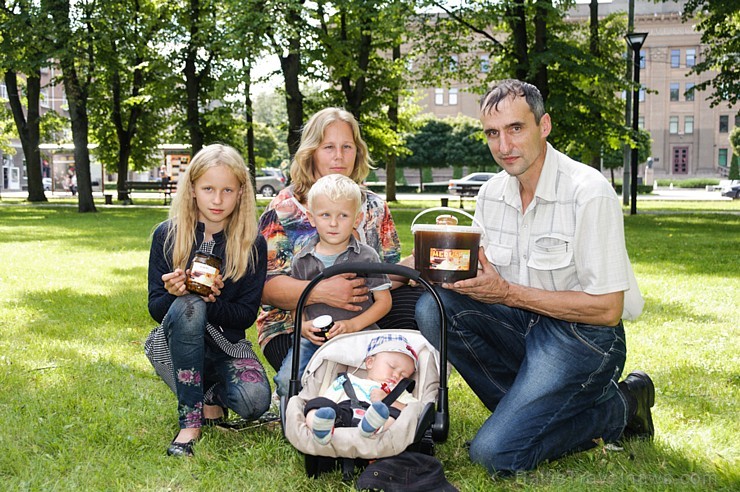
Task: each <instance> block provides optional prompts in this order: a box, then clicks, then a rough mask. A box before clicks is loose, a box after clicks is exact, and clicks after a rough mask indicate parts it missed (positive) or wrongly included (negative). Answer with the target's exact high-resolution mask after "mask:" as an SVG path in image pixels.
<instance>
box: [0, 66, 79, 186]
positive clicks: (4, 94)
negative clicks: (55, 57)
mask: <svg viewBox="0 0 740 492" xmlns="http://www.w3.org/2000/svg"><path fill="white" fill-rule="evenodd" d="M58 75H59V71H58V69H56V68H54V67H47V68H43V69H42V70H41V98H40V102H39V106H40V107H39V111H40V113H41V114H42V115H43V114H45V113H46V112H47V111H51V110H54V111H56V112H57V113H59V114H60V115H62V116H64V117H69V112H68V107H67V96H66V94H65V93H64V87H63V86H62V84H61V82H59V81H58V80H57V77H58ZM22 77H23V76H22V75H19V78H22ZM19 84H20V80H19ZM0 99H3V100H6V101H7V100H8V88H7V87H6V86H5V82H4V81H0ZM11 146H12V147H13V149H14V150H15V153H13V154H3V153H2V152H1V151H0V162H2V169H3V175H2V178H3V179H2V182H0V191H20V190H24V189H26V187H27V186H28V180H27V177H26V161H25V156H24V154H23V148H22V146H21V142H20V140H18V139H12V140H11ZM42 154H43V155H42V161H43V162H42V169H41V172H42V176H43V177H44V178H46V179H47V181H46V183H48V184H46V185H45V186H49V188H52V187H54V186H55V185H57V186H58V187H59V189H61V187H62V182H63V181H64V175H65V173H66V172H67V168H68V167H70V166H73V165H74V160H73V159H72V157H71V151H69V152H59V153H57V152H51V151H43V150H42ZM48 180H51V181H48Z"/></svg>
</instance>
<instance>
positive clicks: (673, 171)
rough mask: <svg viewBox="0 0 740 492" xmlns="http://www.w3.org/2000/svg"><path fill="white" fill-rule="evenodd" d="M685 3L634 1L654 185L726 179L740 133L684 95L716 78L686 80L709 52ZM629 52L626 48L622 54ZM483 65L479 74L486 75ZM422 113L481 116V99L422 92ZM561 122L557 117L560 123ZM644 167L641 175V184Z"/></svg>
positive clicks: (606, 10)
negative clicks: (733, 137) (734, 135)
mask: <svg viewBox="0 0 740 492" xmlns="http://www.w3.org/2000/svg"><path fill="white" fill-rule="evenodd" d="M684 4H685V2H684V1H680V2H677V3H676V2H666V3H653V2H652V1H651V0H635V18H634V23H635V28H634V30H635V32H646V33H648V37H647V39H646V41H645V45H644V46H643V48H642V50H641V55H642V57H641V71H640V83H641V85H642V86H643V87H645V88H647V89H648V90H642V91H640V94H639V105H640V107H639V119H638V125H639V126H640V127H641V128H644V129H646V130H647V131H648V132H649V133H650V135H651V136H652V140H653V142H652V154H653V155H652V158H653V171H654V177H655V178H669V177H670V178H675V179H684V178H689V177H718V178H721V177H725V176H727V174H728V172H729V165H730V160H731V159H732V148H731V146H730V144H729V134H730V131H732V129H733V128H734V127H735V126H738V125H740V118H738V117H737V113H738V109H740V108H737V107H735V108H733V107H731V106H730V105H729V104H727V103H724V104H720V105H719V106H716V107H714V108H710V107H709V102H708V101H707V100H706V97H707V93H702V92H697V93H695V94H694V95H686V94H685V93H686V90H687V89H690V88H691V87H693V86H694V85H696V84H698V83H700V82H702V81H704V80H708V79H711V78H712V74H711V73H704V74H702V75H700V76H699V75H696V74H693V75H688V73H689V71H690V70H691V67H693V66H694V65H695V64H696V63H698V62H699V60H700V59H701V56H702V51H703V49H704V46H702V44H701V34H700V33H699V32H697V31H695V29H694V25H695V22H694V21H688V22H686V23H684V22H682V21H681V9H682V7H683V5H684ZM627 9H628V0H613V1H611V2H605V3H601V2H600V3H599V15H601V16H603V15H608V14H610V13H613V12H625V13H626V12H627ZM568 17H569V19H571V20H573V21H576V22H580V21H582V22H588V19H589V8H588V5H587V4H579V5H576V7H575V8H574V9H573V10H572V11H571V12H569V14H568ZM625 49H626V48H625ZM485 67H486V64H485V60H482V63H481V70H485ZM420 92H421V95H422V99H421V101H420V103H419V104H420V105H421V106H422V107H423V108H425V111H426V112H428V113H432V114H434V115H435V116H438V117H446V116H456V115H458V114H464V115H468V116H472V117H477V116H478V99H479V97H480V95H478V94H471V93H470V92H467V91H466V87H465V86H464V85H461V84H453V85H451V86H449V87H437V88H430V89H426V90H422V91H420ZM555 117H556V118H557V116H555ZM644 168H645V163H641V165H640V168H639V171H638V175H639V176H643V175H644V174H643V173H644Z"/></svg>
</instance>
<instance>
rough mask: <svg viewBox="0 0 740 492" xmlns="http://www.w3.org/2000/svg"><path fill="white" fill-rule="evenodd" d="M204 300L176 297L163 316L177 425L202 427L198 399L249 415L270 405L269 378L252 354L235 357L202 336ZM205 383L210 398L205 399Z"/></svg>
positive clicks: (204, 310) (191, 296) (247, 416)
mask: <svg viewBox="0 0 740 492" xmlns="http://www.w3.org/2000/svg"><path fill="white" fill-rule="evenodd" d="M206 322H207V319H206V303H205V301H203V299H201V298H200V296H196V295H190V294H189V295H185V296H181V297H178V298H177V299H175V302H174V303H172V306H170V309H169V311H167V315H166V316H165V318H164V320H163V321H162V327H163V328H164V332H165V336H166V338H167V345H168V346H169V349H170V355H171V356H172V365H173V370H174V377H175V387H176V389H177V412H178V417H179V422H180V428H181V429H184V428H189V427H201V425H202V422H203V404H204V403H207V404H209V405H211V404H212V405H220V406H223V407H228V408H230V409H232V410H233V411H235V412H236V413H237V414H239V415H240V416H241V417H243V418H245V419H248V420H252V419H256V418H258V417H259V416H260V415H262V414H263V413H265V412H266V411H267V409H268V408H269V406H270V383H269V381H268V379H267V374H266V373H265V370H264V368H263V367H262V364H261V363H260V362H259V361H258V360H256V359H236V358H234V357H231V356H229V355H228V354H226V353H224V352H223V350H221V349H220V348H218V347H217V346H216V345H215V344H214V343H213V342H212V341H211V339H210V337H206ZM204 388H206V389H209V388H211V391H209V393H212V395H213V397H212V401H207V402H206V401H204Z"/></svg>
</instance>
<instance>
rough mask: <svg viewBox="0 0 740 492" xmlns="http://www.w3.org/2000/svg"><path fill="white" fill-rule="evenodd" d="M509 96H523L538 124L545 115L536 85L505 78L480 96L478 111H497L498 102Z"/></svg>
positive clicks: (540, 95)
mask: <svg viewBox="0 0 740 492" xmlns="http://www.w3.org/2000/svg"><path fill="white" fill-rule="evenodd" d="M510 97H511V98H514V97H523V98H524V100H525V101H527V105H528V106H529V109H530V110H531V111H532V113H533V114H534V121H535V122H536V123H537V124H538V125H539V124H540V120H541V119H542V117H543V116H544V115H545V102H544V101H543V100H542V94H540V90H539V89H538V88H537V87H535V86H534V85H532V84H529V83H527V82H522V81H521V80H516V79H506V80H501V81H499V82H497V83H496V84H494V85H493V87H491V88H490V89H489V90H488V92H486V93H485V95H484V96H483V97H482V98H481V100H480V112H481V113H490V112H491V111H494V110H495V111H498V105H499V103H500V102H501V101H503V100H504V99H507V98H510Z"/></svg>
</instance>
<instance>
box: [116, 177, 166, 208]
mask: <svg viewBox="0 0 740 492" xmlns="http://www.w3.org/2000/svg"><path fill="white" fill-rule="evenodd" d="M133 191H158V192H160V193H162V196H163V198H164V204H165V205H167V200H168V199H169V200H170V201H172V193H173V192H174V191H177V183H173V182H171V181H164V182H163V181H126V193H127V195H128V199H127V200H126V201H125V202H124V203H126V204H132V203H134V201H133V199H132V198H131V192H133Z"/></svg>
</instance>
